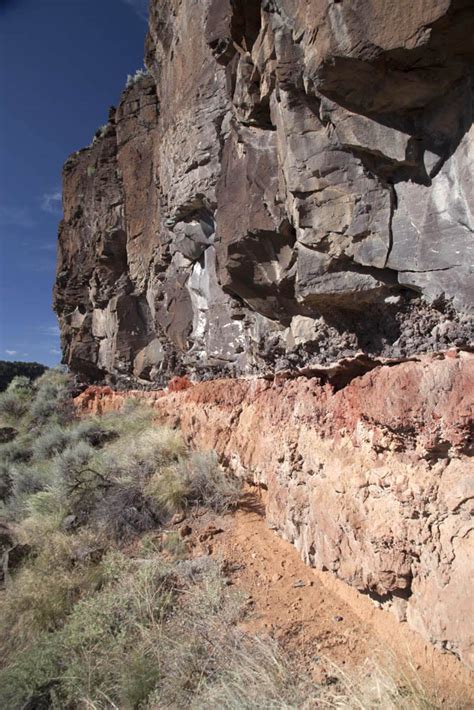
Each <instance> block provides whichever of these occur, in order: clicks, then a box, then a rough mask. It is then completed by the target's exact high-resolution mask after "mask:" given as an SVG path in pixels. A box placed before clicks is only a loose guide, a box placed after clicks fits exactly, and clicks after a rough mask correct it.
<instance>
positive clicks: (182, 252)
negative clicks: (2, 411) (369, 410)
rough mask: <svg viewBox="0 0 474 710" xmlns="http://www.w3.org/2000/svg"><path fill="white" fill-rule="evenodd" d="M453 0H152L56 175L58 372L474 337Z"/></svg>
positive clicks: (467, 27)
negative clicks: (134, 73) (89, 140)
mask: <svg viewBox="0 0 474 710" xmlns="http://www.w3.org/2000/svg"><path fill="white" fill-rule="evenodd" d="M473 21H474V11H473V8H472V3H471V2H469V0H400V2H397V3H387V2H385V0H351V2H347V1H346V0H305V1H304V2H303V0H261V2H257V1H255V0H202V1H200V2H197V1H195V0H160V1H159V2H158V0H156V1H153V2H152V3H151V8H150V23H149V33H148V37H147V40H146V52H145V60H146V65H147V67H148V73H147V75H145V76H138V77H137V79H136V81H134V82H131V86H129V87H128V88H127V89H126V90H125V91H124V93H123V95H122V97H121V101H120V104H119V107H118V108H117V110H112V111H111V113H110V120H109V123H108V124H107V126H106V127H104V128H103V129H101V130H100V131H99V132H98V134H97V136H96V138H95V139H94V142H93V144H92V145H91V146H90V147H89V148H87V149H85V150H83V151H80V152H79V153H76V154H74V155H73V156H71V158H69V160H68V161H67V162H66V164H65V167H64V181H63V182H64V188H63V195H64V220H63V222H62V225H61V229H60V238H59V253H58V271H57V282H56V288H55V308H56V311H57V313H58V316H59V320H60V324H61V332H62V339H63V350H64V359H65V361H66V362H67V363H68V364H69V365H70V367H71V368H72V369H73V370H75V371H77V372H79V373H81V374H83V375H85V376H87V377H89V378H93V379H97V380H99V379H103V378H104V377H105V376H109V377H112V378H115V380H120V379H126V380H128V381H130V379H134V380H136V381H141V382H143V383H146V382H152V383H160V382H161V381H162V380H164V379H165V378H167V377H168V376H169V374H170V373H178V374H179V373H180V371H184V370H186V371H188V372H191V373H193V374H194V375H196V376H197V377H200V378H207V377H213V376H218V375H221V374H230V375H236V374H237V375H238V374H250V373H266V372H274V371H275V370H277V371H278V370H289V369H297V368H299V367H308V366H310V367H311V366H317V365H321V364H323V365H324V364H327V363H330V362H331V361H333V360H336V359H338V358H341V357H350V356H352V355H355V354H356V353H359V352H361V351H362V352H364V353H365V354H366V355H368V356H369V357H372V356H374V357H380V356H385V357H395V358H403V357H405V356H409V355H412V354H413V353H416V352H420V351H424V350H436V349H442V348H445V347H446V346H448V345H450V344H454V345H457V346H459V347H463V346H466V345H467V344H468V343H469V342H470V341H471V337H472V321H471V319H470V313H469V311H470V309H471V308H472V303H473V295H474V294H473V280H472V262H473V250H474V248H473V233H472V229H473V217H472V212H473V195H474V190H473V185H472V172H471V165H472V157H473V156H472V153H473V130H472V128H471V125H472V113H473V108H472V92H473V72H472V66H473V63H472V60H473V46H472V27H473Z"/></svg>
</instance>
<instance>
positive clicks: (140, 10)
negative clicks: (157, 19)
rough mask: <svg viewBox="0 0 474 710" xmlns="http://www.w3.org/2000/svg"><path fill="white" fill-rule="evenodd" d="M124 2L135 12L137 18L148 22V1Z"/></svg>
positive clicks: (125, 0) (130, 0)
mask: <svg viewBox="0 0 474 710" xmlns="http://www.w3.org/2000/svg"><path fill="white" fill-rule="evenodd" d="M124 2H125V4H126V5H128V6H129V7H131V8H132V10H134V11H135V12H136V14H137V15H138V17H140V18H141V19H142V20H145V22H148V0H124Z"/></svg>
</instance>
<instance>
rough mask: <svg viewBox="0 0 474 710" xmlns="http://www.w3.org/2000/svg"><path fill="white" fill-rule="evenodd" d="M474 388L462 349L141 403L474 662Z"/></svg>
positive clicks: (388, 602) (415, 622) (286, 523)
mask: <svg viewBox="0 0 474 710" xmlns="http://www.w3.org/2000/svg"><path fill="white" fill-rule="evenodd" d="M183 386H184V385H183ZM171 389H172V390H173V389H176V387H174V386H173V387H172V388H171ZM473 391H474V356H473V355H472V354H469V353H466V352H456V351H450V352H447V353H445V354H443V355H437V356H424V357H421V358H419V359H417V360H413V361H409V362H404V363H399V364H397V365H394V366H388V365H385V366H380V367H377V368H375V369H373V370H372V371H370V372H368V373H366V374H365V375H363V376H359V377H355V378H354V379H353V380H352V381H351V382H349V383H348V384H347V385H346V386H345V387H343V388H341V389H339V390H337V391H335V388H334V387H333V386H332V385H331V384H330V383H329V382H324V381H323V380H322V379H321V378H319V379H318V378H314V377H313V378H306V377H299V378H295V379H285V378H279V379H278V378H275V379H274V380H273V381H271V380H262V379H257V380H216V381H213V382H204V383H201V384H198V385H195V386H191V387H187V388H186V389H182V390H181V391H171V392H164V391H162V392H149V393H144V394H141V395H139V396H141V397H143V399H144V400H145V401H147V402H149V403H150V404H151V405H152V406H153V408H154V410H155V411H156V416H157V421H159V422H161V423H167V424H169V425H172V426H179V427H180V428H181V430H182V432H183V435H184V436H185V438H186V440H187V441H188V442H189V443H190V444H192V445H193V446H194V447H196V448H198V449H204V450H205V449H214V450H215V451H216V452H217V454H218V455H219V457H220V460H221V461H222V462H223V463H224V464H225V465H226V466H227V467H228V468H230V469H232V470H233V471H235V472H236V473H237V474H238V475H241V476H243V477H245V478H246V479H247V480H248V481H250V482H253V483H256V484H259V485H260V486H262V487H263V488H265V489H266V490H267V491H268V499H267V505H266V519H267V523H268V525H269V526H270V527H272V528H273V529H274V530H276V531H277V532H278V533H279V534H280V535H281V537H283V538H285V539H286V540H288V541H289V542H291V543H292V544H293V545H294V546H295V547H296V549H297V550H298V552H299V553H300V556H301V557H302V559H303V560H304V562H306V563H307V564H308V565H310V566H311V567H314V568H316V569H319V570H323V571H324V570H328V571H330V572H332V573H333V574H334V575H335V576H336V577H338V578H339V579H342V580H344V581H345V582H348V583H349V584H350V585H351V586H353V587H355V588H356V589H358V590H359V591H361V592H364V593H365V594H369V595H371V596H372V597H373V598H374V599H375V600H377V601H378V602H379V603H380V604H382V605H384V606H386V607H390V608H391V609H392V610H393V611H394V612H395V615H396V617H397V618H398V619H399V620H402V621H403V620H406V621H407V622H408V625H409V626H410V627H411V628H412V629H415V630H416V631H418V632H419V633H420V634H421V636H422V637H423V638H424V639H425V640H427V641H430V642H432V643H433V644H435V645H436V646H438V647H439V648H443V649H448V650H451V651H453V652H454V653H455V654H456V655H457V656H459V657H460V658H461V659H462V661H463V662H464V663H465V664H466V665H474V640H473V634H472V624H470V623H469V620H470V619H472V613H473V603H472V590H471V577H472V569H473V561H472V535H473V531H474V528H473V525H472V515H471V513H472V502H473V499H474V476H473V469H472V459H471V455H472V438H471V434H472V421H473ZM130 394H133V396H138V393H128V395H127V394H123V393H115V392H113V391H112V390H110V389H107V388H106V389H100V388H90V389H89V390H86V392H85V393H84V394H83V395H81V396H80V397H79V398H78V399H77V406H78V408H79V409H80V410H82V411H84V412H89V413H94V412H101V411H106V410H109V409H114V408H120V407H121V406H122V404H123V402H124V401H125V399H126V398H127V396H130ZM308 573H309V571H308ZM394 619H395V617H394ZM336 626H337V628H339V626H338V625H336Z"/></svg>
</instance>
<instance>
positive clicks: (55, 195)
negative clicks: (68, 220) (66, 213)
mask: <svg viewBox="0 0 474 710" xmlns="http://www.w3.org/2000/svg"><path fill="white" fill-rule="evenodd" d="M61 201H62V195H61V190H54V191H53V192H45V194H44V195H43V197H42V198H41V209H42V210H43V212H49V213H50V214H61V212H62V207H61Z"/></svg>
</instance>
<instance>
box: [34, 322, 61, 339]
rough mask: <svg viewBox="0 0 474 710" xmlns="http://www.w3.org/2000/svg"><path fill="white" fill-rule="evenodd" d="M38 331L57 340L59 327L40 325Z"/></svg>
mask: <svg viewBox="0 0 474 710" xmlns="http://www.w3.org/2000/svg"><path fill="white" fill-rule="evenodd" d="M38 330H39V331H40V332H41V334H42V335H48V336H49V337H54V338H57V337H59V335H60V333H59V325H40V326H39V327H38Z"/></svg>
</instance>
